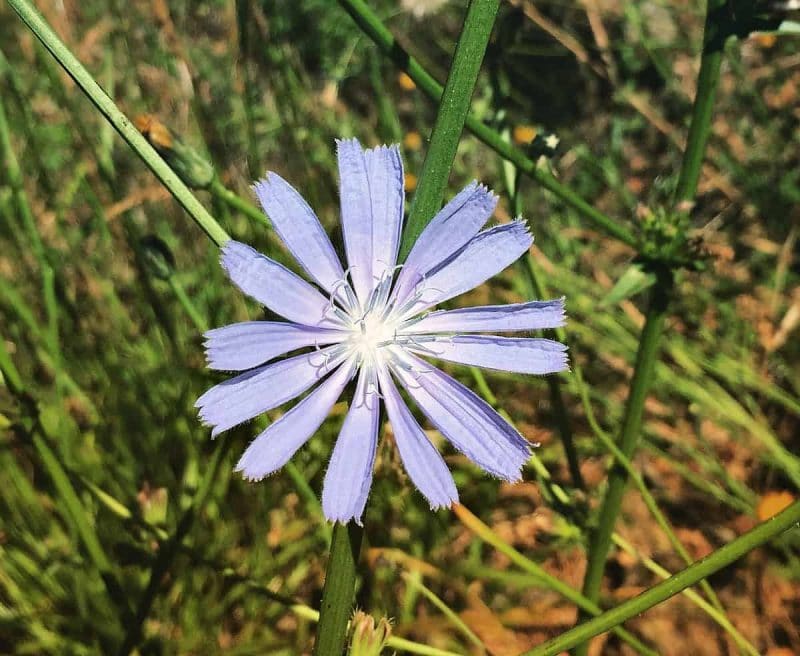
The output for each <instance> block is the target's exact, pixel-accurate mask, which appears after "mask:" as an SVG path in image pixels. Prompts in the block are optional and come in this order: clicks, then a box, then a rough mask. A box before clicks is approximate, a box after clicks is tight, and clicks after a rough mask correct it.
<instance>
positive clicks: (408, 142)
mask: <svg viewBox="0 0 800 656" xmlns="http://www.w3.org/2000/svg"><path fill="white" fill-rule="evenodd" d="M403 146H404V147H405V149H406V150H419V149H420V148H421V147H422V137H421V136H420V135H419V132H409V133H408V134H407V135H406V136H405V137H404V138H403Z"/></svg>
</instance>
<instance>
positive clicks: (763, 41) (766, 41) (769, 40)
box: [756, 34, 778, 48]
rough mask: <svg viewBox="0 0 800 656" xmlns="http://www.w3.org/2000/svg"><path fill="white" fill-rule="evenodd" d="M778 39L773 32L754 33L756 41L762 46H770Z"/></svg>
mask: <svg viewBox="0 0 800 656" xmlns="http://www.w3.org/2000/svg"><path fill="white" fill-rule="evenodd" d="M777 40H778V37H776V36H775V35H774V34H758V35H756V43H758V45H760V46H761V47H762V48H772V47H773V46H774V45H775V42H776V41H777Z"/></svg>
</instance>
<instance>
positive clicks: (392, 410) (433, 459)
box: [378, 369, 458, 509]
mask: <svg viewBox="0 0 800 656" xmlns="http://www.w3.org/2000/svg"><path fill="white" fill-rule="evenodd" d="M378 376H379V380H380V387H381V394H382V395H383V402H384V405H385V406H386V413H387V415H388V416H389V422H390V423H391V425H392V432H393V433H394V440H395V443H396V444H397V450H398V451H399V452H400V458H401V460H402V461H403V466H404V467H405V469H406V472H408V476H409V478H411V480H412V481H413V482H414V485H416V486H417V489H419V491H420V492H422V495H423V496H424V497H425V498H426V499H427V500H428V503H430V505H431V508H432V509H436V508H444V507H449V506H451V505H453V504H454V503H458V492H457V490H456V484H455V482H453V477H452V476H451V475H450V471H449V470H448V469H447V465H446V464H445V462H444V459H443V458H442V456H441V455H440V453H439V452H438V451H437V450H436V447H434V446H433V444H431V442H430V440H429V439H428V437H427V436H426V435H425V433H424V432H423V431H422V429H421V428H420V427H419V424H418V423H417V422H416V420H415V419H414V417H413V416H412V415H411V412H410V411H409V409H408V407H407V406H406V404H405V403H404V402H403V399H402V398H401V397H400V394H399V392H398V391H397V388H396V387H395V385H394V383H393V382H392V379H391V377H390V376H389V373H388V372H387V371H386V370H385V369H384V370H379V371H378Z"/></svg>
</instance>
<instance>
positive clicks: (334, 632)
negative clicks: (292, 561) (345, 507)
mask: <svg viewBox="0 0 800 656" xmlns="http://www.w3.org/2000/svg"><path fill="white" fill-rule="evenodd" d="M362 534H363V529H362V528H361V527H360V526H358V525H356V524H354V523H353V522H349V523H348V524H342V523H340V522H337V523H336V525H335V526H334V527H333V539H332V540H331V553H330V557H329V558H328V567H327V569H326V570H325V586H324V587H323V589H322V605H321V607H320V612H319V624H318V625H317V639H316V642H315V643H314V651H313V656H341V654H342V652H343V650H344V645H345V640H346V638H347V622H348V621H349V619H350V615H351V614H352V612H353V611H352V606H353V595H354V594H355V589H356V565H357V564H358V557H359V554H360V552H361V538H362Z"/></svg>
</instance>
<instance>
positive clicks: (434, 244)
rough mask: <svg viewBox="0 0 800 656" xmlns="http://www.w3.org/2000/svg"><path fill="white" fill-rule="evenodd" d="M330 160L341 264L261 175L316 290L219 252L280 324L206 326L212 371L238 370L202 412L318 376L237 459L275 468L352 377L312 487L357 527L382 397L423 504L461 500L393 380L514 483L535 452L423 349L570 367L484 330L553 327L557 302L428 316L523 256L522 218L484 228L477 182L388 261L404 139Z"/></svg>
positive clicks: (294, 200)
mask: <svg viewBox="0 0 800 656" xmlns="http://www.w3.org/2000/svg"><path fill="white" fill-rule="evenodd" d="M337 155H338V164H339V177H340V197H341V224H342V232H343V236H344V244H345V251H346V255H347V266H346V268H345V267H343V265H342V264H341V263H340V261H339V258H338V256H337V254H336V252H335V251H334V249H333V246H332V244H331V242H330V240H329V239H328V236H327V234H326V233H325V231H324V230H323V228H322V226H321V224H320V222H319V220H318V218H317V217H316V215H315V214H314V212H313V210H312V209H311V208H310V207H309V206H308V204H307V203H306V202H305V201H304V200H303V198H302V197H301V196H300V194H299V193H298V192H297V191H296V190H295V189H294V188H293V187H292V186H290V185H289V184H288V183H287V182H286V181H285V180H284V179H283V178H281V177H280V176H279V175H278V174H276V173H268V174H267V177H266V178H264V179H263V180H261V181H259V182H258V183H256V185H255V192H256V195H257V196H258V199H259V200H260V201H261V205H262V207H263V208H264V211H265V212H266V214H267V215H268V216H269V217H270V219H271V221H272V224H273V226H274V229H275V231H276V233H277V234H278V235H279V236H280V238H281V239H282V241H283V243H284V244H285V245H286V247H287V248H288V249H289V251H290V252H291V253H292V255H293V256H294V257H295V259H296V260H297V262H298V264H299V265H300V267H301V268H302V269H303V271H304V272H305V273H306V274H307V275H308V277H309V278H311V280H312V281H313V282H314V283H315V284H314V285H312V284H311V283H309V282H306V281H304V280H303V279H302V278H300V277H299V276H297V275H295V274H294V273H292V272H291V271H289V270H288V269H287V268H285V267H283V266H282V265H280V264H278V263H277V262H275V261H274V260H272V259H270V258H269V257H267V256H265V255H262V254H260V253H258V252H257V251H255V250H254V249H253V248H251V247H250V246H247V245H245V244H242V243H240V242H237V241H229V242H228V243H227V244H226V245H225V246H224V247H223V248H222V255H221V262H222V266H223V268H224V269H225V271H226V272H227V274H228V275H229V276H230V278H231V280H232V281H233V282H234V283H235V284H236V285H237V286H238V287H239V288H240V289H241V290H242V291H243V292H244V293H246V294H248V295H249V296H251V297H253V298H254V299H255V300H257V301H258V302H260V303H262V304H263V305H264V306H265V307H267V308H269V309H270V310H271V311H273V312H275V313H276V314H278V315H280V316H282V317H283V318H285V319H286V320H287V321H285V322H275V321H250V322H244V323H237V324H233V325H230V326H225V327H222V328H215V329H213V330H211V331H209V332H207V333H206V349H207V356H208V364H209V367H211V368H212V369H218V370H224V371H243V372H244V373H241V374H239V375H238V376H236V377H234V378H232V379H230V380H227V381H225V382H223V383H220V384H219V385H217V386H215V387H213V388H212V389H210V390H209V391H208V392H206V393H205V394H204V395H203V396H201V397H200V398H199V399H198V401H197V404H196V405H197V407H198V408H199V411H200V416H201V418H202V419H203V421H204V422H205V423H206V424H208V425H210V426H212V435H215V436H216V435H218V434H219V433H221V432H223V431H225V430H228V429H230V428H233V427H234V426H237V425H239V424H241V423H243V422H245V421H248V420H250V419H252V418H253V417H255V416H257V415H259V414H261V413H263V412H266V411H268V410H271V409H273V408H275V407H277V406H279V405H281V404H283V403H286V402H288V401H291V400H293V399H295V398H296V397H298V396H299V395H301V394H303V393H304V392H306V391H307V390H309V389H310V388H312V387H314V386H315V385H317V387H316V388H314V389H313V391H311V393H310V394H309V395H308V396H306V397H305V398H304V399H303V400H301V401H300V402H299V403H297V405H295V406H294V407H293V408H292V409H291V410H289V411H288V412H287V413H286V414H284V415H283V416H282V417H281V418H280V419H278V420H277V421H276V422H274V423H273V424H271V425H270V426H269V427H268V428H266V430H264V431H263V432H262V433H261V434H260V435H258V436H257V437H256V438H255V440H253V442H252V443H251V444H250V446H249V447H248V449H247V450H246V451H245V453H244V455H243V456H242V458H241V459H240V460H239V463H238V465H237V467H236V469H237V470H238V471H240V472H242V474H243V475H244V476H245V477H246V478H248V479H251V480H258V479H261V478H263V477H265V476H268V475H269V474H272V473H273V472H275V471H276V470H278V469H280V468H281V467H282V466H283V465H284V464H286V462H287V461H288V460H289V459H290V458H291V457H292V456H293V455H294V453H295V452H296V451H297V450H298V449H299V448H300V447H301V446H302V445H303V444H304V443H305V442H306V441H307V440H308V439H309V438H310V437H311V436H312V435H313V434H314V433H315V432H316V431H317V430H318V429H319V428H320V426H321V425H322V423H323V422H324V420H325V418H326V416H327V415H328V414H329V412H330V409H331V407H332V406H333V404H334V403H336V401H337V400H338V399H339V397H340V396H341V395H342V394H343V393H344V391H345V387H346V386H347V384H348V383H349V382H350V381H351V380H354V379H355V380H356V386H355V392H354V394H353V399H352V402H351V404H350V409H349V411H348V413H347V416H346V417H345V420H344V424H343V425H342V428H341V431H340V433H339V437H338V440H337V442H336V446H335V447H334V450H333V455H332V456H331V459H330V463H329V465H328V469H327V472H326V475H325V481H324V487H323V492H322V507H323V510H324V512H325V516H326V517H327V518H328V519H329V520H331V521H339V522H348V521H350V520H355V521H356V522H359V523H360V521H361V516H362V514H363V512H364V506H365V504H366V500H367V496H368V494H369V490H370V486H371V482H372V469H373V463H374V459H375V451H376V446H377V442H378V432H379V430H378V429H379V422H380V406H381V401H382V402H383V407H384V408H385V411H386V415H387V416H388V419H389V422H390V423H391V426H392V432H393V434H394V439H395V443H396V445H397V449H398V451H399V453H400V457H401V459H402V461H403V464H404V466H405V469H406V471H407V472H408V475H409V477H410V478H411V480H412V481H413V482H414V484H415V485H416V486H417V488H418V489H419V490H420V492H421V493H422V494H423V495H424V496H425V498H426V499H427V500H428V502H429V503H430V505H431V507H432V508H439V507H443V506H449V505H451V504H453V503H454V502H456V501H457V500H458V493H457V491H456V487H455V484H454V482H453V478H452V476H451V475H450V473H449V471H448V470H447V467H446V465H445V463H444V460H443V459H442V456H441V455H440V454H439V453H438V451H437V450H436V448H435V447H434V446H433V445H432V444H431V442H430V441H429V440H428V438H427V436H426V435H425V433H424V432H423V430H422V428H421V427H420V425H419V424H418V423H417V421H416V420H415V418H414V416H413V415H412V413H411V411H410V410H409V408H408V407H407V406H406V404H405V402H404V400H403V398H402V397H401V395H400V392H399V390H398V385H397V383H399V386H400V387H401V388H402V389H404V390H405V391H406V393H407V394H408V396H409V397H410V398H411V399H412V400H413V402H414V403H415V404H416V405H417V406H418V407H419V408H420V409H421V410H422V412H423V413H424V414H425V415H426V416H427V418H428V419H429V420H430V421H431V423H432V424H433V425H434V426H435V427H436V428H437V429H438V430H439V431H441V433H442V434H443V435H444V436H445V437H446V438H447V439H448V440H449V441H450V443H451V444H453V446H455V448H457V449H458V450H459V451H461V452H462V453H464V454H465V455H466V456H467V457H468V458H469V459H470V460H472V461H473V462H474V463H475V464H477V465H479V466H480V467H481V468H483V469H484V470H485V471H487V472H489V473H490V474H492V475H494V476H496V477H498V478H501V479H503V480H507V481H516V480H519V478H520V473H521V469H522V466H523V464H524V463H525V461H526V460H527V459H528V457H529V455H530V446H529V444H528V442H527V441H526V440H525V438H524V437H522V435H520V434H519V433H518V432H517V430H516V429H515V428H514V427H512V426H511V425H510V424H509V423H508V422H507V421H506V420H505V419H503V418H502V417H501V416H500V415H499V414H498V413H497V412H496V411H495V410H494V409H493V408H492V407H491V406H490V405H489V404H488V403H486V401H484V400H483V399H481V398H480V397H479V396H478V395H477V394H475V393H474V392H472V391H471V390H470V389H469V388H467V387H465V386H464V385H462V384H461V383H459V382H458V381H456V380H455V379H454V378H452V377H450V376H449V375H447V374H446V373H444V372H443V371H441V370H440V369H438V368H437V367H436V366H434V365H433V364H431V363H430V362H428V359H438V360H445V361H449V362H456V363H459V364H465V365H472V366H477V367H487V368H490V369H497V370H502V371H510V372H516V373H523V374H549V373H555V372H559V371H564V370H565V369H566V368H567V354H566V347H565V346H564V345H563V344H561V343H559V342H556V341H553V340H550V339H544V338H539V337H508V336H499V335H496V334H494V333H509V332H518V331H531V330H537V329H541V328H556V327H559V326H562V325H563V324H564V300H563V299H558V300H552V301H531V302H528V303H516V304H510V305H489V306H480V307H471V308H466V309H458V310H438V311H435V310H433V308H434V307H435V306H436V305H437V304H439V303H443V302H445V301H448V300H450V299H451V298H454V297H456V296H458V295H460V294H462V293H464V292H466V291H469V290H471V289H473V288H474V287H476V286H477V285H480V284H481V283H483V282H484V281H486V280H487V279H488V278H490V277H492V276H493V275H495V274H497V273H499V272H500V271H502V270H503V269H505V268H506V267H507V266H508V265H510V264H511V263H512V262H514V261H515V260H516V259H518V258H519V257H520V256H521V255H523V254H524V253H526V252H527V251H528V249H529V248H530V246H531V244H532V242H533V238H532V237H531V235H530V233H529V232H528V229H527V226H526V225H525V223H524V222H523V221H521V220H515V221H512V222H510V223H506V224H503V225H498V226H495V227H492V228H488V229H485V230H482V228H483V227H484V225H485V224H486V222H487V221H488V220H489V218H490V217H491V215H492V213H493V211H494V209H495V205H496V204H497V197H496V196H494V194H492V192H491V191H489V190H488V189H487V188H486V187H484V186H482V185H479V184H477V183H475V182H473V183H471V184H469V185H467V186H466V187H465V188H464V189H463V190H462V191H461V192H460V193H459V194H457V195H456V196H455V197H454V198H453V199H452V200H451V201H450V202H449V203H447V204H446V205H445V206H444V208H442V210H441V211H439V212H438V213H437V214H436V216H435V217H434V218H433V220H431V221H430V222H429V223H428V225H427V227H426V228H425V230H424V231H423V232H422V234H421V235H420V237H419V239H418V240H417V241H416V243H415V244H414V246H413V247H412V249H411V251H410V253H409V255H408V258H407V259H406V261H405V262H404V263H402V264H398V263H397V257H398V252H399V248H400V236H401V232H402V225H403V207H404V202H403V200H404V199H403V164H402V161H401V158H400V150H399V147H398V146H381V147H378V148H374V149H371V150H364V149H362V147H361V144H359V142H358V141H357V140H356V139H347V140H343V141H339V142H338V152H337ZM303 348H305V349H306V350H305V351H304V352H302V353H300V354H296V355H291V356H290V357H285V358H283V359H277V358H282V357H283V356H285V355H286V354H288V353H291V352H294V351H296V350H298V349H303ZM395 381H396V382H395Z"/></svg>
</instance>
